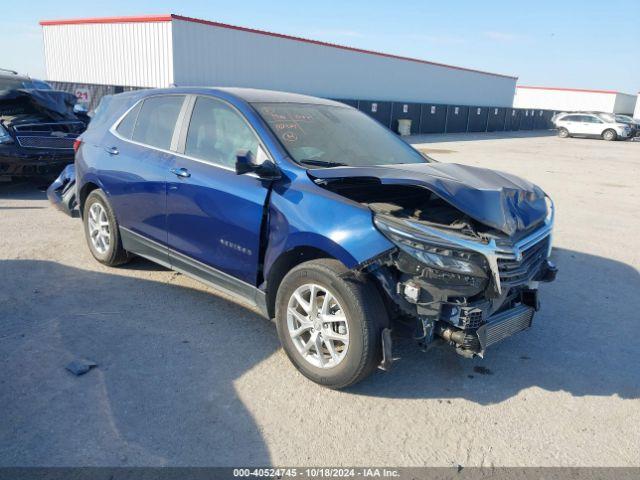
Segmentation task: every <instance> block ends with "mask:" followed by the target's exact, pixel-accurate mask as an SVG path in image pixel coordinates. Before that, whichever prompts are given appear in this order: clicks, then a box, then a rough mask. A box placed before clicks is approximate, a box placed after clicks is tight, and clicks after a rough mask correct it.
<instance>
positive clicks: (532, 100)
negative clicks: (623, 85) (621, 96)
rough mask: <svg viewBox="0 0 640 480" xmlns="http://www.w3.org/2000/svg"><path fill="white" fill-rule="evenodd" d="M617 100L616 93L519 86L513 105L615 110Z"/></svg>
mask: <svg viewBox="0 0 640 480" xmlns="http://www.w3.org/2000/svg"><path fill="white" fill-rule="evenodd" d="M615 101H616V94H615V93H608V92H590V91H577V90H564V89H562V90H561V89H541V88H530V87H529V88H527V87H518V88H517V89H516V96H515V98H514V100H513V106H514V107H515V108H525V109H532V108H533V109H536V108H537V109H545V110H559V111H568V112H576V111H581V110H582V111H588V110H593V111H598V112H613V111H614V106H615Z"/></svg>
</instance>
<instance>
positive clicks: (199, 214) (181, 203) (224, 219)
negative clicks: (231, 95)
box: [167, 96, 268, 286]
mask: <svg viewBox="0 0 640 480" xmlns="http://www.w3.org/2000/svg"><path fill="white" fill-rule="evenodd" d="M188 125H189V126H188V129H187V133H186V139H185V140H184V155H178V156H176V157H175V161H174V164H173V168H172V171H173V172H174V173H173V174H171V175H170V178H169V179H168V184H167V187H168V188H167V230H168V242H169V249H170V256H171V259H170V261H171V263H172V266H174V267H175V268H177V269H181V270H194V272H193V273H195V274H197V275H198V276H200V277H205V279H206V278H207V277H210V278H211V280H212V282H213V283H217V284H220V283H224V281H225V279H228V277H229V276H230V277H233V278H235V279H239V280H241V281H242V282H244V283H247V284H249V285H251V286H256V283H257V272H258V264H259V260H260V231H261V225H262V219H263V210H264V205H265V202H266V198H267V193H268V185H267V184H266V182H264V181H262V180H260V179H259V178H258V177H257V176H255V175H254V174H245V175H236V173H235V159H236V154H237V153H238V151H239V150H251V151H252V153H253V154H254V155H257V154H258V148H260V147H259V141H258V137H257V136H256V134H255V133H254V131H253V130H252V129H251V128H250V127H249V125H248V124H247V122H246V120H245V119H244V118H243V117H242V116H241V114H240V113H239V112H238V111H236V110H235V108H234V107H232V106H231V105H229V104H227V103H226V102H224V101H222V100H219V99H216V98H212V97H207V96H198V97H197V98H196V99H195V104H194V106H193V112H192V115H191V118H190V121H189V123H188ZM221 281H222V282H221ZM227 283H228V282H227ZM228 285H230V286H233V283H228Z"/></svg>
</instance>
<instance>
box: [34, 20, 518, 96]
mask: <svg viewBox="0 0 640 480" xmlns="http://www.w3.org/2000/svg"><path fill="white" fill-rule="evenodd" d="M40 24H41V25H42V27H43V36H44V52H45V62H46V70H47V79H48V80H52V81H60V82H75V83H87V84H103V85H121V86H131V87H168V86H171V85H180V86H188V85H216V86H237V87H254V88H266V89H273V90H285V91H292V92H299V93H306V94H311V95H317V96H322V97H328V98H347V99H357V100H366V99H370V100H371V99H375V100H380V101H404V102H434V103H443V104H462V105H477V106H493V107H511V105H512V102H513V96H514V92H515V84H516V80H517V78H516V77H512V76H509V75H501V74H496V73H488V72H482V71H479V70H474V69H470V68H462V67H455V66H451V65H444V64H440V63H435V62H429V61H426V60H419V59H414V58H407V57H401V56H397V55H391V54H386V53H380V52H373V51H368V50H362V49H358V48H352V47H346V46H341V45H334V44H329V43H325V42H319V41H315V40H308V39H304V38H298V37H292V36H289V35H282V34H277V33H271V32H265V31H260V30H254V29H250V28H244V27H237V26H232V25H226V24H222V23H217V22H210V21H206V20H199V19H195V18H189V17H183V16H179V15H159V16H143V17H116V18H93V19H80V20H56V21H43V22H40Z"/></svg>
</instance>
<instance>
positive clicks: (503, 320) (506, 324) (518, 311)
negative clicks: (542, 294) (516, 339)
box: [478, 305, 534, 348]
mask: <svg viewBox="0 0 640 480" xmlns="http://www.w3.org/2000/svg"><path fill="white" fill-rule="evenodd" d="M533 312H534V310H533V308H531V307H529V306H527V305H519V306H517V307H515V308H511V309H509V310H506V311H504V312H502V313H498V314H496V315H493V316H492V317H490V318H489V320H488V323H487V324H486V326H485V327H483V328H481V329H479V330H478V336H479V338H480V343H481V344H482V346H483V348H486V347H488V346H490V345H493V344H494V343H497V342H499V341H500V340H504V339H505V338H507V337H509V336H511V335H513V334H514V333H517V332H519V331H521V330H524V329H526V328H529V327H530V326H531V321H532V320H533Z"/></svg>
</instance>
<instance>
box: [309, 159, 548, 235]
mask: <svg viewBox="0 0 640 480" xmlns="http://www.w3.org/2000/svg"><path fill="white" fill-rule="evenodd" d="M308 173H309V175H310V176H311V177H314V178H318V179H325V180H330V179H338V178H356V177H361V178H376V179H378V180H379V181H380V182H381V183H383V184H397V185H417V186H421V187H424V188H427V189H428V190H430V191H431V192H433V193H434V194H436V195H437V196H439V197H440V198H442V199H443V200H445V201H446V202H448V203H450V204H451V205H453V206H454V207H456V208H457V209H458V210H460V211H461V212H463V213H465V214H467V215H468V216H469V217H471V218H473V219H474V220H476V221H478V222H480V223H483V224H485V225H487V226H489V227H493V228H495V229H497V230H500V231H502V232H504V233H506V234H507V235H514V234H515V233H517V232H519V231H523V230H528V229H529V228H531V227H532V226H534V225H536V224H538V223H540V222H542V221H543V220H544V219H545V217H546V215H547V204H546V200H545V196H546V195H545V193H544V192H543V191H542V189H540V188H539V187H537V186H536V185H534V184H533V183H531V182H528V181H526V180H524V179H522V178H520V177H517V176H515V175H511V174H509V173H504V172H499V171H496V170H489V169H486V168H478V167H470V166H467V165H460V164H455V163H439V162H438V163H415V164H401V165H388V166H372V167H334V168H320V169H311V170H309V171H308Z"/></svg>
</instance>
